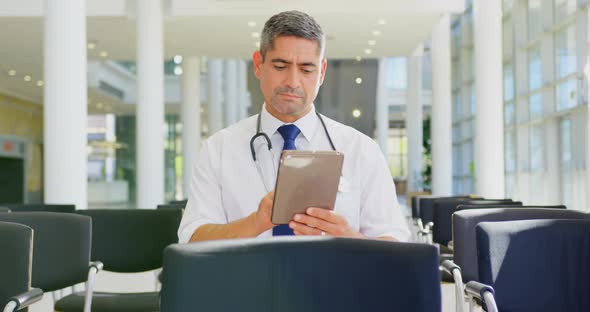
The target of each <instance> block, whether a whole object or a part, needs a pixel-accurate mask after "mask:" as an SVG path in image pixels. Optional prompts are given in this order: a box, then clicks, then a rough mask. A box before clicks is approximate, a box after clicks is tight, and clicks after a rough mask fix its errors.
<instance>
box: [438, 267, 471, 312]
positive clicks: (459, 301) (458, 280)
mask: <svg viewBox="0 0 590 312" xmlns="http://www.w3.org/2000/svg"><path fill="white" fill-rule="evenodd" d="M440 267H441V268H442V269H443V271H445V272H447V273H449V274H451V275H452V276H453V280H454V281H455V301H456V303H455V305H456V311H457V312H463V311H464V307H463V303H464V302H465V299H464V297H463V292H464V289H463V276H461V268H460V267H459V266H458V265H456V264H455V262H453V261H451V260H444V261H443V262H441V264H440Z"/></svg>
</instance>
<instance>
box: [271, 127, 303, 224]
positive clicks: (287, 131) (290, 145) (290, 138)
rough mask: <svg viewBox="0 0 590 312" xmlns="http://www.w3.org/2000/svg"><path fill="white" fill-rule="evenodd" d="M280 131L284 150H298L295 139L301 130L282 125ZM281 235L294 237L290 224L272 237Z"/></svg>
mask: <svg viewBox="0 0 590 312" xmlns="http://www.w3.org/2000/svg"><path fill="white" fill-rule="evenodd" d="M278 131H279V133H280V134H281V136H282V137H283V140H285V143H284V144H283V150H294V149H297V148H296V147H295V138H297V136H298V135H299V133H301V130H299V128H297V126H296V125H282V126H280V127H279V129H278ZM281 235H293V230H292V229H291V228H290V227H289V225H288V224H281V225H277V226H275V227H274V228H273V229H272V236H281Z"/></svg>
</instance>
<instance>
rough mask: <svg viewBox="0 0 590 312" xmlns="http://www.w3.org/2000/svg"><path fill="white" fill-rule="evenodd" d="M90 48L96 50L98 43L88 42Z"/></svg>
mask: <svg viewBox="0 0 590 312" xmlns="http://www.w3.org/2000/svg"><path fill="white" fill-rule="evenodd" d="M87 46H88V50H94V49H95V48H96V43H94V42H88V45H87Z"/></svg>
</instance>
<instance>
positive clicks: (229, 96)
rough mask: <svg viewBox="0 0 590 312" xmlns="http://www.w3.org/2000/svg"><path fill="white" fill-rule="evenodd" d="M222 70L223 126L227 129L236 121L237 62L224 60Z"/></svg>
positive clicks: (237, 99) (237, 98)
mask: <svg viewBox="0 0 590 312" xmlns="http://www.w3.org/2000/svg"><path fill="white" fill-rule="evenodd" d="M223 70H224V86H225V92H224V95H225V101H224V106H223V108H224V115H225V118H224V120H225V126H226V127H227V126H230V125H232V124H234V123H236V121H238V103H239V96H238V62H237V61H236V60H226V61H225V62H224V67H223Z"/></svg>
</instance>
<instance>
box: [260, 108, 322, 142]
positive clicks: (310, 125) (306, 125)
mask: <svg viewBox="0 0 590 312" xmlns="http://www.w3.org/2000/svg"><path fill="white" fill-rule="evenodd" d="M261 114H262V115H261V116H260V119H261V125H260V128H261V130H262V131H263V132H264V133H266V134H267V135H268V136H269V137H271V136H273V135H274V134H275V133H276V132H277V129H279V127H280V126H282V125H284V124H286V123H284V122H282V121H280V120H279V119H277V118H276V117H275V116H273V115H271V114H270V113H269V112H268V111H267V110H266V103H265V104H263V105H262V111H261ZM318 121H319V119H318V116H317V115H316V112H315V105H314V104H311V110H310V111H309V112H308V113H307V114H305V116H303V117H301V118H299V119H297V120H296V121H295V122H294V123H293V124H294V125H296V126H297V128H299V130H301V134H303V137H305V139H307V141H308V142H311V139H312V137H313V135H314V134H315V131H316V129H317V126H318Z"/></svg>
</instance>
